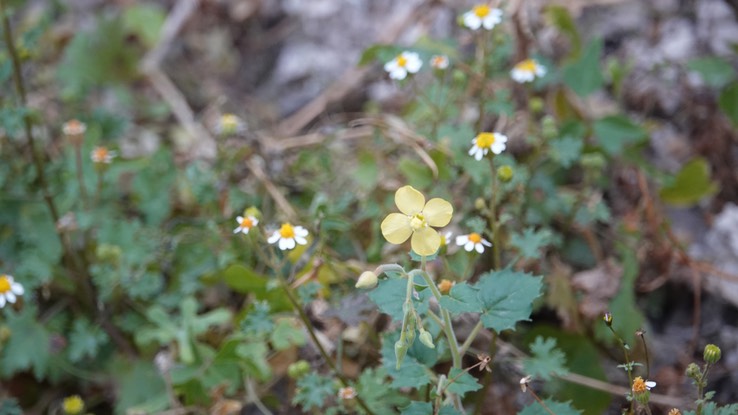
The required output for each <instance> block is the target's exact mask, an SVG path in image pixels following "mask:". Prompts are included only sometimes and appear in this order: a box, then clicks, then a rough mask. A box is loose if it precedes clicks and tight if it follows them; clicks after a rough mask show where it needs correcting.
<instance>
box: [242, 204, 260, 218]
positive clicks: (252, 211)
mask: <svg viewBox="0 0 738 415" xmlns="http://www.w3.org/2000/svg"><path fill="white" fill-rule="evenodd" d="M243 216H244V217H245V218H248V217H249V216H253V217H255V218H256V219H259V220H261V211H260V210H259V208H257V207H255V206H249V207H247V208H246V209H244V211H243Z"/></svg>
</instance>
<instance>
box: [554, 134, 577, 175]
mask: <svg viewBox="0 0 738 415" xmlns="http://www.w3.org/2000/svg"><path fill="white" fill-rule="evenodd" d="M548 145H549V147H550V150H551V158H553V159H554V161H556V162H557V163H559V164H560V165H561V167H564V168H569V167H571V165H572V164H574V162H575V161H577V160H579V157H580V156H581V155H582V148H583V147H584V142H583V141H582V140H581V139H579V138H574V137H563V138H557V139H554V140H551V141H549V143H548Z"/></svg>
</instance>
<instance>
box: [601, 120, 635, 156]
mask: <svg viewBox="0 0 738 415" xmlns="http://www.w3.org/2000/svg"><path fill="white" fill-rule="evenodd" d="M592 128H593V132H594V135H595V138H596V140H597V142H598V143H599V145H600V147H602V149H603V150H604V151H605V152H606V153H607V154H609V155H611V156H615V155H619V154H621V153H622V152H623V149H624V148H625V147H626V146H628V145H631V144H636V143H639V142H642V141H644V140H646V139H647V138H648V133H647V132H646V130H644V129H643V127H641V126H640V125H637V124H634V123H633V122H632V121H631V120H630V119H629V118H628V117H625V116H622V115H610V116H607V117H604V118H600V119H599V120H597V121H595V123H594V126H593V127H592Z"/></svg>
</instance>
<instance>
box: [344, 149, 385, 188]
mask: <svg viewBox="0 0 738 415" xmlns="http://www.w3.org/2000/svg"><path fill="white" fill-rule="evenodd" d="M351 178H353V179H354V180H355V181H356V184H358V185H359V187H360V188H361V189H363V190H371V189H374V187H376V185H377V181H378V180H379V165H378V163H377V159H376V156H375V154H374V153H373V152H371V151H362V152H361V153H360V154H359V157H358V160H357V164H356V168H355V169H354V173H353V174H351Z"/></svg>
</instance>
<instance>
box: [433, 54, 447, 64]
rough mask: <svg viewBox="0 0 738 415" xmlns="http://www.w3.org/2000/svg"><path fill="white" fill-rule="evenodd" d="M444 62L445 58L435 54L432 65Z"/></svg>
mask: <svg viewBox="0 0 738 415" xmlns="http://www.w3.org/2000/svg"><path fill="white" fill-rule="evenodd" d="M445 62H446V59H444V58H443V57H441V56H436V57H434V58H433V63H432V65H433V66H442V65H443V64H444V63H445Z"/></svg>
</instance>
